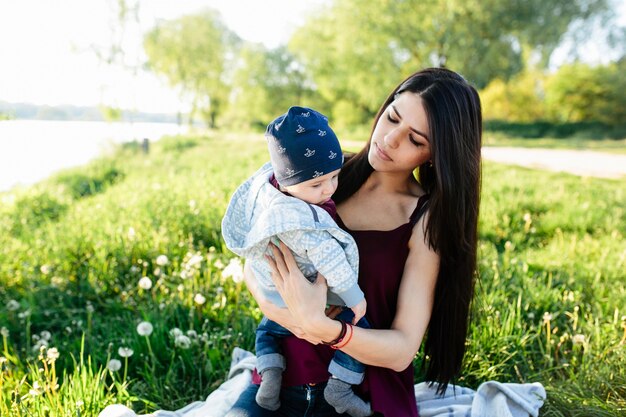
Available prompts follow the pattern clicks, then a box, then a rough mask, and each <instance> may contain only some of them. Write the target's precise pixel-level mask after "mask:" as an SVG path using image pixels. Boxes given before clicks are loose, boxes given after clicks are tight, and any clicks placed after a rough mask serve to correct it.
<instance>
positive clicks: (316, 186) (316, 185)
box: [312, 184, 322, 188]
mask: <svg viewBox="0 0 626 417" xmlns="http://www.w3.org/2000/svg"><path fill="white" fill-rule="evenodd" d="M320 185H322V184H315V185H313V186H312V187H313V188H320Z"/></svg>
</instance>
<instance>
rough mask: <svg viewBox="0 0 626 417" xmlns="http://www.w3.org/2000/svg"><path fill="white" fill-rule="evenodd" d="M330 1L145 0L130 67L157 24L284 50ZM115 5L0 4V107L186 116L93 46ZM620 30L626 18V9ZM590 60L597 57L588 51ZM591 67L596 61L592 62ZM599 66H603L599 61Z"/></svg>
mask: <svg viewBox="0 0 626 417" xmlns="http://www.w3.org/2000/svg"><path fill="white" fill-rule="evenodd" d="M327 2H328V0H144V1H141V3H140V16H139V17H140V19H139V25H136V24H135V25H130V26H129V27H128V32H127V33H126V36H125V43H124V47H125V50H126V56H127V60H128V63H129V64H131V65H138V64H140V63H141V62H143V61H144V60H145V56H144V55H143V51H142V49H141V39H142V32H145V31H147V30H148V29H149V28H150V27H152V26H153V25H154V24H155V22H156V21H157V20H158V19H173V18H176V17H178V16H181V15H184V14H189V13H194V12H197V11H200V10H202V9H203V8H206V7H211V8H214V9H217V10H219V11H220V13H221V15H222V19H223V21H224V22H225V23H226V25H227V26H228V27H230V28H231V29H232V30H233V31H235V32H236V33H237V34H238V35H239V36H240V37H241V38H243V39H246V40H251V41H257V42H262V43H264V44H265V45H266V46H268V47H275V46H277V45H279V44H281V43H285V42H286V41H287V40H288V39H289V36H290V34H291V33H292V32H293V30H294V29H295V28H296V27H297V26H298V25H300V24H301V23H302V22H303V21H304V19H305V18H306V16H307V14H309V13H311V11H312V10H314V9H315V8H317V7H320V5H322V4H324V3H327ZM115 3H116V0H59V1H50V0H0V57H1V58H0V100H2V101H9V102H30V103H36V104H49V105H57V104H74V105H96V104H98V103H104V104H107V105H113V106H118V107H123V108H134V109H137V110H141V111H149V112H176V111H178V110H181V109H182V110H184V105H183V104H181V103H180V101H179V95H178V92H177V91H176V90H174V89H171V88H169V87H167V83H166V81H165V80H164V79H163V78H159V77H157V76H155V75H153V74H150V73H146V72H144V71H140V72H139V73H138V75H136V76H135V77H133V76H132V75H130V72H128V71H124V70H121V69H119V68H115V67H111V66H107V65H105V64H103V63H102V62H100V61H99V60H98V59H97V57H96V54H95V53H94V52H93V47H94V46H99V47H105V46H107V45H109V44H110V43H111V33H112V32H111V28H110V25H111V23H112V22H114V20H115V19H114V15H113V12H112V10H113V8H112V5H114V4H115ZM623 3H624V4H622V10H621V12H620V14H621V22H622V23H623V22H624V20H625V19H624V17H625V16H626V10H625V9H626V7H625V4H626V2H623ZM590 49H591V50H590V53H591V54H593V53H594V52H595V53H596V54H597V52H596V51H595V50H594V48H590ZM590 60H592V61H593V60H594V58H593V57H591V58H590ZM596 60H598V61H600V60H601V57H597V58H596Z"/></svg>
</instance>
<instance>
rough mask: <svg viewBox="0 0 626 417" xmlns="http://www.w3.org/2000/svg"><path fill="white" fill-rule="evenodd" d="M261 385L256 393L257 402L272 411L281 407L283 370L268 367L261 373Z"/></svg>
mask: <svg viewBox="0 0 626 417" xmlns="http://www.w3.org/2000/svg"><path fill="white" fill-rule="evenodd" d="M261 378H262V381H261V385H260V386H259V390H258V391H257V393H256V403H257V404H258V405H259V406H261V407H263V408H265V409H267V410H270V411H276V410H278V409H279V408H280V385H281V382H282V379H283V370H282V369H280V368H267V369H266V370H264V371H263V372H262V373H261Z"/></svg>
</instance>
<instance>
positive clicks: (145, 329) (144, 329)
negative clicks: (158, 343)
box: [137, 321, 154, 336]
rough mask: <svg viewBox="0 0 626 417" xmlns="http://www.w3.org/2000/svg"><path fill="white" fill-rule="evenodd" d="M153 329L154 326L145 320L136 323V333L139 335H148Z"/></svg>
mask: <svg viewBox="0 0 626 417" xmlns="http://www.w3.org/2000/svg"><path fill="white" fill-rule="evenodd" d="M153 330H154V327H153V326H152V323H150V322H147V321H142V322H141V323H139V324H138V325H137V333H139V336H150V335H151V334H152V331H153Z"/></svg>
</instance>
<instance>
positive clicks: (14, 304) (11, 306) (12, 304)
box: [7, 300, 20, 311]
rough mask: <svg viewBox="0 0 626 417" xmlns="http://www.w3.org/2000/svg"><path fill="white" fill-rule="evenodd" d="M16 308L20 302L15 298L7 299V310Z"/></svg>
mask: <svg viewBox="0 0 626 417" xmlns="http://www.w3.org/2000/svg"><path fill="white" fill-rule="evenodd" d="M18 308H20V303H18V302H17V301H15V300H9V302H8V303H7V310H9V311H15V310H17V309H18Z"/></svg>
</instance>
